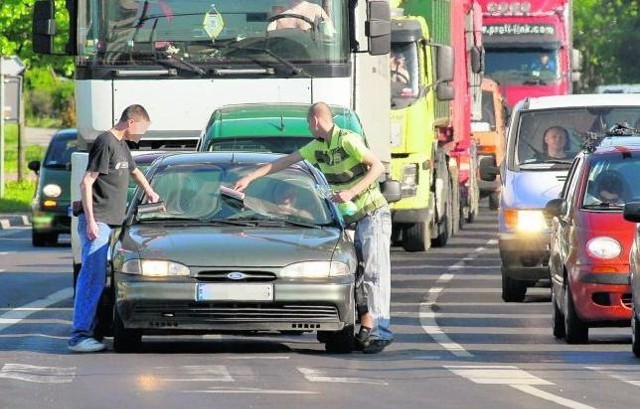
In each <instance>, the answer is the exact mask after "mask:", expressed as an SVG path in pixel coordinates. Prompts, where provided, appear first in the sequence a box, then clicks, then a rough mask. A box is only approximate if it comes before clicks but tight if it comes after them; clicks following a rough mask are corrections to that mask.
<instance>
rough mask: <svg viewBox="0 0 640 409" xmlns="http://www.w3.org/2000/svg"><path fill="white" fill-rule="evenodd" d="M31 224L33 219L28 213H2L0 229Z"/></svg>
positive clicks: (0, 215)
mask: <svg viewBox="0 0 640 409" xmlns="http://www.w3.org/2000/svg"><path fill="white" fill-rule="evenodd" d="M23 226H31V220H30V219H29V216H28V215H26V214H19V213H16V214H0V230H2V229H10V228H12V227H23Z"/></svg>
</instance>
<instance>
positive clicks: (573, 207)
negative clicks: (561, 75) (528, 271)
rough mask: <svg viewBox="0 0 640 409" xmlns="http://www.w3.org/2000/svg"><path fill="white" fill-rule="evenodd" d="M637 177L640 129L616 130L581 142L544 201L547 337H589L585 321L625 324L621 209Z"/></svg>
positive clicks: (629, 238)
mask: <svg viewBox="0 0 640 409" xmlns="http://www.w3.org/2000/svg"><path fill="white" fill-rule="evenodd" d="M625 134H627V135H625ZM638 176H640V135H637V134H634V133H633V132H632V131H630V130H626V129H623V130H620V129H618V130H616V131H614V132H612V133H610V134H607V135H605V136H601V137H598V138H596V137H594V138H593V139H592V140H590V141H589V142H588V143H587V144H586V145H585V148H584V149H583V151H582V152H581V153H580V154H579V155H578V156H576V158H575V160H574V162H573V164H572V167H571V171H570V173H569V176H568V178H567V180H566V182H565V184H564V188H563V190H562V193H561V195H560V198H559V199H554V200H551V201H550V202H549V203H548V204H547V206H546V209H545V213H546V214H547V216H549V217H552V222H551V224H552V231H553V235H552V239H551V245H550V251H551V254H550V260H549V268H550V273H551V287H552V290H551V301H552V304H553V335H554V336H555V337H556V338H564V339H565V340H566V341H567V343H569V344H579V343H586V342H588V339H589V328H590V327H607V326H628V325H629V323H630V319H631V303H632V301H631V289H630V286H629V251H630V249H631V245H632V242H633V236H634V230H635V225H634V224H633V223H629V222H627V221H625V220H624V218H623V209H624V203H625V202H626V201H630V200H632V199H633V198H638V197H640V184H638V183H637V180H638Z"/></svg>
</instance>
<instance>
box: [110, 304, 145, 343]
mask: <svg viewBox="0 0 640 409" xmlns="http://www.w3.org/2000/svg"><path fill="white" fill-rule="evenodd" d="M141 342H142V333H141V332H140V331H139V330H131V329H126V328H125V327H124V323H123V322H122V319H121V318H120V314H118V309H117V308H115V307H114V308H113V349H114V350H115V351H116V352H135V351H136V350H138V348H140V343H141Z"/></svg>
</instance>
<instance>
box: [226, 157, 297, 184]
mask: <svg viewBox="0 0 640 409" xmlns="http://www.w3.org/2000/svg"><path fill="white" fill-rule="evenodd" d="M301 160H302V156H301V155H300V153H299V152H298V151H295V152H292V153H290V154H288V155H287V156H283V157H281V158H279V159H276V160H274V161H273V162H270V163H265V164H264V165H262V166H260V167H259V168H258V169H256V170H254V171H253V172H251V173H249V174H248V175H246V176H244V177H242V178H240V179H238V181H237V182H236V184H235V185H234V186H233V189H234V190H238V191H240V192H242V191H243V190H245V189H246V188H247V186H249V184H250V183H251V182H253V181H254V180H256V179H258V178H260V177H262V176H265V175H268V174H270V173H275V172H279V171H281V170H282V169H285V168H288V167H289V166H291V165H293V164H294V163H297V162H300V161H301Z"/></svg>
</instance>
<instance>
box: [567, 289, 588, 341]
mask: <svg viewBox="0 0 640 409" xmlns="http://www.w3.org/2000/svg"><path fill="white" fill-rule="evenodd" d="M563 301H564V339H565V341H567V344H586V343H587V342H588V341H589V327H588V326H587V325H586V324H585V323H584V322H582V320H581V319H580V318H579V317H578V315H577V314H576V307H575V305H574V304H573V297H572V296H571V287H570V286H569V285H568V284H567V286H566V288H565V290H564V300H563Z"/></svg>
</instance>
